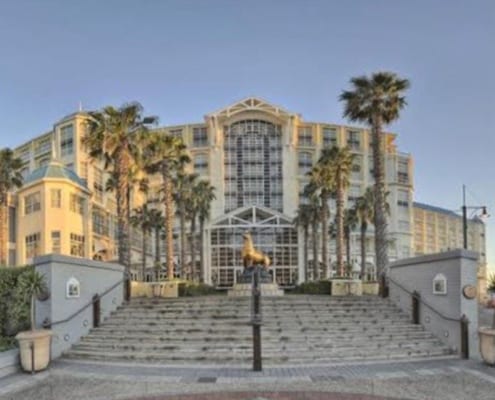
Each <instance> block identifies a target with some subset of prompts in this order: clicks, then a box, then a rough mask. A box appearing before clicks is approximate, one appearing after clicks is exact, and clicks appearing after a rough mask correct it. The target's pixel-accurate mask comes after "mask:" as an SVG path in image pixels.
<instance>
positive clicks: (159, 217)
mask: <svg viewBox="0 0 495 400" xmlns="http://www.w3.org/2000/svg"><path fill="white" fill-rule="evenodd" d="M150 220H151V225H152V230H153V231H154V233H155V263H154V264H155V272H156V280H157V281H158V280H159V278H160V276H159V273H160V268H161V260H160V259H161V257H160V256H161V254H160V240H161V236H162V231H163V227H164V225H165V221H164V218H163V213H162V212H161V211H160V210H158V209H156V208H152V209H150Z"/></svg>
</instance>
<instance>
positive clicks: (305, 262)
mask: <svg viewBox="0 0 495 400" xmlns="http://www.w3.org/2000/svg"><path fill="white" fill-rule="evenodd" d="M308 242H309V225H308V224H305V225H304V282H307V280H308V258H309V256H308Z"/></svg>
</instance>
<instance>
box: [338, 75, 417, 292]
mask: <svg viewBox="0 0 495 400" xmlns="http://www.w3.org/2000/svg"><path fill="white" fill-rule="evenodd" d="M350 83H351V86H352V88H351V90H344V91H343V92H342V93H341V95H340V98H339V99H340V100H341V101H343V102H344V117H347V118H349V119H350V120H351V121H355V122H363V123H365V124H367V125H368V126H370V128H371V136H372V143H371V145H372V150H373V163H374V169H373V176H374V179H375V185H374V190H375V204H374V224H375V253H376V264H377V272H378V274H379V275H380V276H381V277H382V279H381V280H382V282H383V279H384V274H385V268H386V266H387V264H388V255H387V218H386V214H385V167H384V148H385V147H384V144H383V135H382V131H383V127H384V126H385V125H388V124H390V123H392V122H393V121H395V120H397V119H398V118H399V113H400V111H401V110H402V109H403V108H404V106H405V105H406V99H405V96H404V91H405V90H406V89H407V88H408V87H409V81H408V80H407V79H402V78H400V77H399V76H397V75H396V74H395V73H392V72H376V73H373V74H371V76H370V77H368V76H359V77H355V78H352V79H351V81H350Z"/></svg>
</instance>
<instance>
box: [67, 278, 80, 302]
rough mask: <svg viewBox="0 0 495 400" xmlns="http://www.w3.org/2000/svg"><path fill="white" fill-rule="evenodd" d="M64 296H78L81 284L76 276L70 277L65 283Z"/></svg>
mask: <svg viewBox="0 0 495 400" xmlns="http://www.w3.org/2000/svg"><path fill="white" fill-rule="evenodd" d="M65 287H66V293H65V295H66V297H67V298H74V297H79V296H80V293H81V284H80V283H79V281H78V280H77V279H76V278H70V279H69V280H68V281H67V283H66V286H65Z"/></svg>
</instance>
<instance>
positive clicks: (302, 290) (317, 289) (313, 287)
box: [288, 281, 330, 294]
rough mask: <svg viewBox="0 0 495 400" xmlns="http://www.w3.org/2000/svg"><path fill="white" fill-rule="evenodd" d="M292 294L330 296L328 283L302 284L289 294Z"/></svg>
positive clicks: (313, 282)
mask: <svg viewBox="0 0 495 400" xmlns="http://www.w3.org/2000/svg"><path fill="white" fill-rule="evenodd" d="M288 293H292V294H330V281H312V282H303V283H301V284H300V285H298V286H296V287H295V288H294V289H292V290H291V291H290V292H288Z"/></svg>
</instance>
